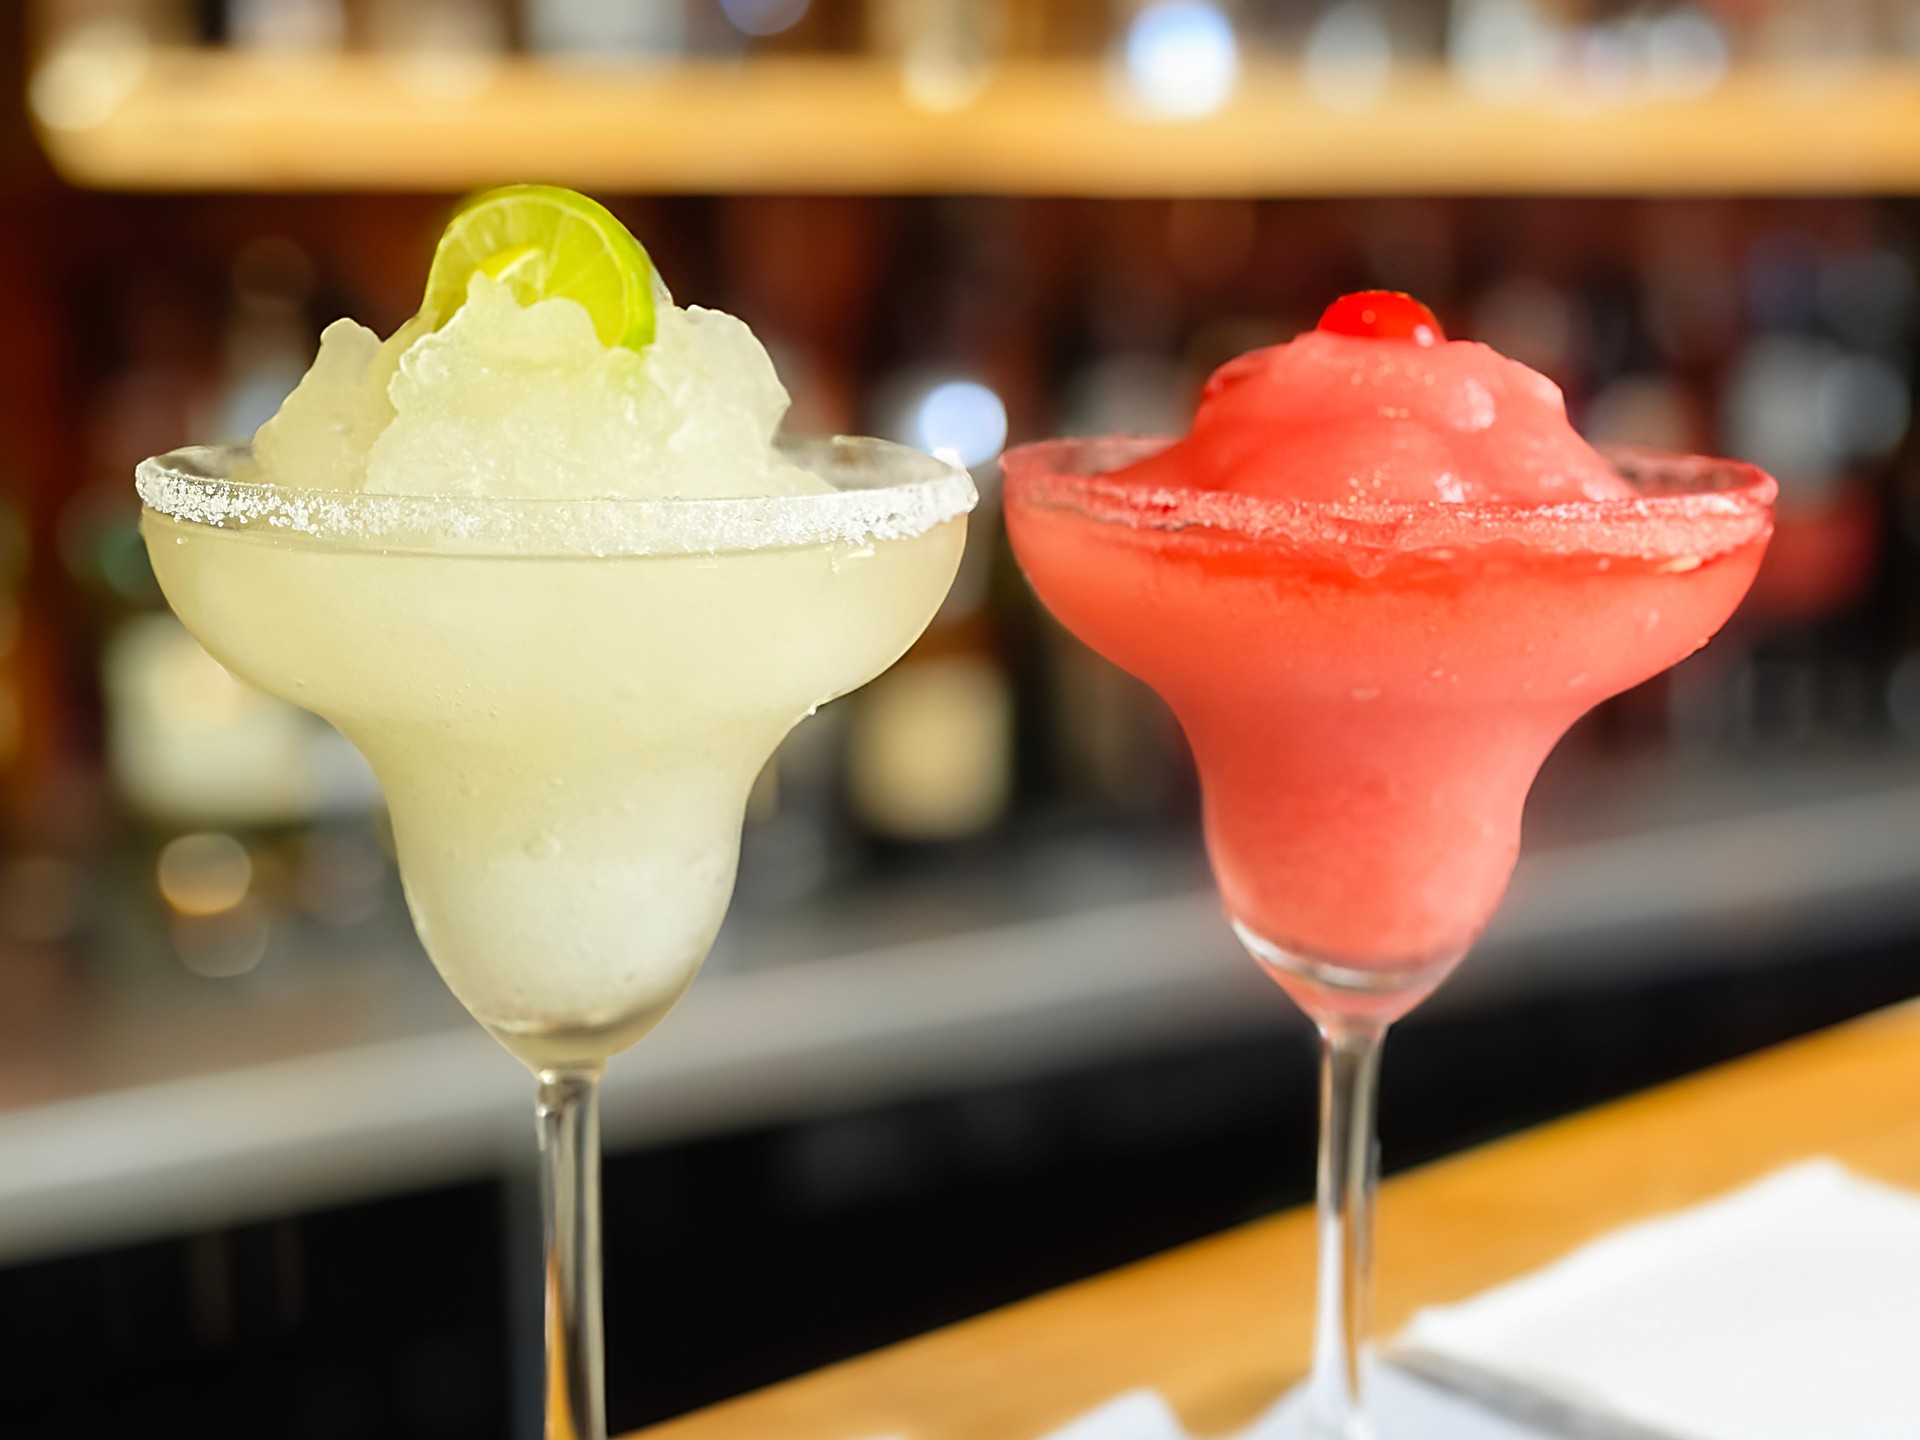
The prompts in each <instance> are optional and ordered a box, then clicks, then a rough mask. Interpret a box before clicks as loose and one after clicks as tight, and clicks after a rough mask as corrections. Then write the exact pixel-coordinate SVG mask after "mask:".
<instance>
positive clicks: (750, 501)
mask: <svg viewBox="0 0 1920 1440" xmlns="http://www.w3.org/2000/svg"><path fill="white" fill-rule="evenodd" d="M776 443H777V445H778V448H779V449H780V450H781V452H782V453H783V454H785V455H786V456H787V458H788V459H790V460H792V461H793V462H794V463H795V464H798V465H800V466H801V467H802V468H803V469H806V470H809V471H811V472H812V473H814V474H815V475H818V476H820V477H821V478H823V479H826V480H828V481H830V482H834V483H835V484H836V488H835V489H833V490H832V491H828V492H824V493H817V494H808V495H757V496H743V497H723V498H686V499H666V500H662V499H629V498H599V499H584V500H581V499H573V500H562V499H548V498H505V497H492V496H464V495H462V496H447V495H387V494H368V493H366V492H363V491H342V490H313V489H300V488H296V487H293V486H286V485H277V484H275V483H273V482H272V481H270V480H264V479H260V478H257V476H255V475H249V474H248V473H247V472H248V471H249V470H251V469H252V468H253V467H252V455H253V448H252V446H251V445H249V444H247V443H245V442H227V443H222V444H216V445H190V446H186V447H184V448H182V449H179V450H172V451H169V452H167V453H166V454H164V455H156V456H154V457H153V458H151V459H149V460H143V461H141V462H140V464H139V466H138V467H136V469H135V471H134V488H135V490H136V491H138V493H139V496H140V500H141V503H142V504H144V505H145V506H146V508H147V509H148V510H150V511H153V512H155V513H157V514H160V515H164V516H166V517H168V518H169V519H172V520H174V521H177V522H180V523H183V524H187V525H192V526H196V527H205V528H209V529H218V530H223V531H241V532H253V533H258V534H265V535H282V536H304V537H307V538H309V539H311V540H315V541H318V542H321V543H324V544H330V545H339V546H344V547H350V548H353V549H377V550H402V551H421V550H425V551H431V552H434V553H449V552H450V553H458V554H501V555H523V556H613V555H636V556H637V555H705V554H717V553H721V552H725V551H743V550H770V549H793V548H798V547H802V546H812V545H836V544H841V545H857V544H861V543H864V542H867V541H873V540H905V539H911V538H912V537H914V536H916V535H922V534H925V533H926V532H927V531H929V530H932V529H934V528H935V527H936V526H938V525H941V524H944V523H945V522H946V521H949V520H953V519H956V518H958V517H959V516H962V515H965V514H966V513H967V512H969V511H970V510H972V509H973V507H974V505H975V504H976V503H977V502H978V500H979V494H978V492H977V491H976V490H975V488H974V484H973V479H972V477H971V476H970V475H969V474H968V473H967V471H966V469H965V468H964V467H963V466H961V465H959V464H956V463H954V462H952V461H950V460H946V459H943V458H940V457H936V456H933V455H928V454H926V453H925V452H924V451H921V450H916V449H914V448H913V447H911V446H908V445H901V444H897V443H895V442H893V441H891V440H879V439H874V438H872V437H869V436H860V435H833V436H821V437H809V438H786V437H782V438H781V439H780V440H779V441H778V442H776ZM876 481H877V482H879V483H874V482H876ZM842 486H844V487H845V488H840V487H842Z"/></svg>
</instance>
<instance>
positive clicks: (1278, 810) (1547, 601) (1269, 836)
mask: <svg viewBox="0 0 1920 1440" xmlns="http://www.w3.org/2000/svg"><path fill="white" fill-rule="evenodd" d="M1422 313H1423V314H1424V310H1422ZM1323 328H1324V322H1323ZM1434 333H1435V334H1436V335H1437V327H1435V332H1434ZM1420 343H1422V344H1432V343H1434V341H1433V338H1432V337H1429V338H1428V339H1426V340H1423V341H1421V342H1420ZM1476 348H1477V347H1476ZM1250 358H1251V357H1250ZM1403 362H1405V363H1411V361H1407V360H1406V357H1404V356H1401V357H1397V358H1396V359H1395V360H1394V361H1393V363H1395V364H1400V363H1403ZM1239 363H1240V362H1235V364H1236V365H1237V364H1239ZM1474 363H1476V364H1478V363H1481V362H1479V361H1475V362H1474ZM1232 369H1233V366H1229V367H1228V371H1223V372H1222V374H1223V375H1228V380H1227V383H1228V384H1232V383H1236V381H1235V380H1234V377H1232V376H1231V375H1229V374H1228V372H1229V371H1231V370H1232ZM1339 378H1340V382H1341V386H1343V387H1344V385H1345V383H1346V377H1345V376H1344V375H1341V376H1340V377H1339ZM1535 378H1536V379H1537V377H1535ZM1356 383H1357V382H1356ZM1541 383H1542V384H1544V383H1545V382H1541ZM1216 384H1218V381H1216ZM1214 393H1215V391H1214V387H1210V389H1209V397H1210V398H1211V396H1212V395H1213V394H1214ZM1553 401H1554V404H1555V405H1556V406H1557V404H1558V392H1557V391H1556V392H1554V394H1553ZM1369 403H1370V402H1369ZM1204 411H1205V402H1204V401H1203V416H1204ZM1394 413H1396V414H1397V415H1400V416H1404V415H1405V413H1406V412H1405V411H1404V410H1400V411H1396V412H1394ZM1371 423H1373V424H1374V425H1375V427H1376V428H1377V427H1378V425H1379V422H1378V421H1374V422H1371ZM1561 423H1562V424H1564V419H1562V421H1561ZM1476 428H1478V427H1476ZM1196 433H1198V427H1196ZM1234 438H1235V439H1236V440H1237V439H1238V437H1234ZM1258 438H1259V437H1258V436H1257V435H1255V436H1253V437H1252V439H1251V441H1250V442H1249V445H1248V446H1247V447H1243V449H1244V452H1245V453H1248V454H1251V455H1254V457H1255V459H1256V461H1257V463H1259V464H1260V465H1262V466H1264V467H1266V468H1267V469H1268V470H1269V471H1284V469H1285V465H1286V452H1285V451H1284V449H1283V450H1280V451H1278V452H1277V453H1276V452H1272V451H1270V450H1269V451H1261V450H1260V449H1259V447H1258V445H1257V444H1256V443H1253V442H1257V440H1258ZM1339 438H1340V440H1341V442H1342V443H1346V442H1347V441H1348V440H1349V439H1350V438H1351V437H1349V436H1346V435H1342V436H1341V437H1339ZM1422 438H1423V437H1415V440H1416V442H1420V441H1422ZM1172 444H1173V442H1170V441H1168V440H1165V439H1160V440H1145V439H1124V438H1109V439H1092V440H1059V441H1049V442H1044V443H1041V444H1037V445H1029V446H1025V447H1021V448H1018V449H1015V450H1013V451H1010V452H1009V453H1008V454H1007V455H1006V457H1005V460H1004V466H1005V472H1006V482H1007V492H1006V503H1007V524H1008V529H1009V534H1010V536H1011V539H1012V542H1013V547H1014V551H1015V553H1016V555H1017V556H1018V558H1019V561H1020V564H1021V567H1022V568H1023V569H1024V571H1025V572H1026V574H1027V577H1028V579H1029V580H1030V582H1031V583H1032V585H1033V587H1034V589H1035V591H1036V592H1037V593H1038V594H1039V596H1040V599H1041V600H1042V601H1043V602H1044V603H1045V604H1046V606H1047V608H1048V609H1049V610H1051V611H1052V612H1053V614H1054V615H1055V616H1057V617H1058V618H1059V619H1060V620H1061V621H1062V623H1064V624H1065V625H1066V627H1067V628H1068V629H1069V630H1071V631H1072V632H1073V633H1074V634H1075V635H1077V636H1078V637H1079V638H1080V639H1081V640H1083V641H1084V642H1086V643H1087V644H1088V645H1089V646H1091V647H1092V648H1093V649H1094V650H1096V651H1098V652H1099V653H1100V654H1102V655H1104V656H1105V657H1106V658H1107V659H1109V660H1111V661H1113V662H1114V663H1116V664H1117V665H1119V666H1120V667H1121V668H1123V669H1125V670H1127V671H1129V672H1130V673H1132V674H1133V675H1135V676H1138V677H1139V678H1140V679H1142V680H1144V681H1146V682H1147V683H1148V684H1150V685H1152V686H1153V687H1154V688H1155V689H1156V690H1157V691H1159V693H1160V694H1161V696H1162V697H1163V698H1164V699H1165V700H1166V701H1167V703H1168V704H1169V705H1170V706H1171V707H1172V709H1173V711H1174V713H1175V714H1176V715H1177V716H1178V718H1179V720H1180V723H1181V726H1182V728H1183V729H1184V730H1185V732H1186V734H1187V738H1188V740H1189V742H1190V744H1191V745H1192V747H1193V752H1194V757H1195V760H1196V762H1197V764H1198V767H1199V771H1200V778H1201V788H1202V796H1203V806H1204V812H1205V831H1206V841H1207V850H1208V857H1209V860H1210V862H1211V864H1212V868H1213V872H1214V876H1215V879H1216V881H1217V883H1218V885H1219V888H1220V893H1221V898H1222V900H1223V902H1224V905H1225V908H1226V911H1227V914H1228V917H1229V919H1230V921H1231V922H1232V925H1233V928H1234V931H1235V933H1236V934H1237V935H1238V936H1239V938H1240V940H1241V942H1242V943H1243V944H1244V945H1245V947H1246V948H1247V950H1248V951H1249V952H1250V953H1251V954H1252V955H1253V957H1254V958H1255V959H1256V960H1257V961H1258V962H1259V963H1260V964H1261V965H1262V967H1263V968H1265V969H1266V971H1267V972H1268V973H1269V974H1270V975H1271V976H1272V977H1273V978H1274V979H1275V980H1276V981H1278V982H1279V984H1280V985H1281V986H1282V987H1284V988H1285V990H1286V991H1287V993H1288V994H1289V995H1290V996H1291V997H1292V998H1293V999H1294V1000H1295V1001H1296V1002H1297V1003H1298V1004H1299V1005H1300V1007H1301V1008H1302V1009H1303V1010H1304V1011H1305V1012H1306V1013H1307V1014H1308V1016H1309V1017H1311V1018H1312V1020H1313V1021H1314V1022H1315V1024H1316V1025H1317V1027H1318V1028H1319V1031H1320V1035H1321V1039H1322V1072H1321V1075H1322V1088H1321V1133H1320V1156H1319V1182H1318V1208H1319V1215H1320V1220H1319V1225H1320V1231H1319V1298H1318V1306H1317V1312H1316V1339H1315V1347H1314V1358H1313V1370H1312V1374H1311V1377H1310V1379H1309V1382H1308V1396H1307V1416H1308V1418H1307V1427H1308V1433H1309V1435H1311V1436H1312V1437H1313V1440H1366V1437H1368V1436H1370V1435H1371V1433H1372V1432H1371V1430H1370V1429H1369V1428H1368V1424H1367V1420H1366V1412H1365V1395H1364V1389H1365V1364H1366V1357H1365V1337H1366V1320H1367V1310H1366V1306H1367V1289H1368V1265H1369V1255H1370V1250H1371V1233H1370V1232H1371V1223H1372V1206H1373V1187H1374V1182H1375V1174H1374V1171H1375V1163H1374V1153H1373V1151H1374V1139H1373V1137H1374V1100H1375V1085H1376V1079H1377V1075H1378V1067H1379V1055H1380V1047H1381V1043H1382V1041H1383V1039H1384V1037H1385V1033H1386V1029H1387V1027H1388V1025H1389V1024H1390V1023H1391V1022H1392V1021H1393V1020H1395V1019H1397V1018H1398V1017H1399V1016H1401V1015H1403V1014H1405V1013H1406V1012H1407V1011H1408V1010H1410V1009H1411V1008H1413V1006H1415V1005H1416V1004H1418V1003H1419V1002H1420V1001H1421V1000H1422V999H1423V998H1425V996H1426V995H1428V994H1429V993H1431V991H1432V990H1433V988H1434V987H1435V986H1436V985H1438V984H1439V983H1440V982H1441V981H1442V980H1443V979H1444V978H1445V977H1446V975H1447V974H1448V973H1449V972H1450V971H1451V970H1452V968H1453V967H1454V966H1455V965H1456V964H1457V963H1458V962H1459V960H1460V959H1461V957H1462V956H1463V955H1464V954H1465V953H1466V951H1467V949H1468V947H1469V946H1470V945H1471V944H1472V942H1473V940H1474V938H1475V937H1476V936H1477V935H1478V933H1479V931H1480V930H1481V928H1482V927H1483V926H1484V925H1485V924H1486V922H1487V920H1488V919H1489V918H1490V917H1491V915H1492V913H1493V911H1494V909H1495V907H1496V906H1497V905H1498V904H1499V901H1500V898H1501V896H1502V895H1503V893H1504V892H1505V889H1506V885H1507V880H1508V877H1509V876H1510V874H1511V872H1512V868H1513V863H1514V859H1515V856H1516V854H1517V852H1518V848H1519V838H1520V818H1521V810H1522V807H1523V805H1524V803H1525V800H1526V796H1527V791H1528V788H1529V787H1530V786H1531V784H1532V782H1533V778H1534V775H1535V773H1536V772H1537V771H1538V769H1539V767H1540V764H1541V762H1542V761H1543V760H1544V759H1545V757H1546V755H1547V752H1548V751H1549V750H1551V749H1552V747H1553V745H1554V744H1555V743H1556V742H1557V741H1558V739H1559V738H1560V736H1561V735H1562V734H1563V733H1565V731H1566V730H1567V728H1568V727H1569V726H1571V725H1572V724H1573V722H1574V721H1575V720H1577V719H1578V718H1579V717H1580V716H1581V715H1582V714H1583V713H1585V712H1586V711H1587V710H1588V709H1590V708H1591V707H1592V706H1593V705H1595V704H1597V703H1598V702H1599V701H1601V700H1603V699H1605V698H1607V697H1608V696H1610V695H1614V694H1617V693H1618V692H1620V691H1622V690H1625V689H1627V688H1628V687H1629V686H1632V685H1635V684H1637V683H1639V682H1640V681H1642V680H1645V679H1647V678H1649V677H1650V676H1652V675H1654V674H1656V673H1658V672H1659V671H1661V670H1664V669H1666V668H1667V667H1668V666H1670V665H1672V664H1674V663H1675V662H1676V661H1678V660H1680V659H1681V658H1683V657H1684V656H1686V655H1687V654H1688V653H1690V652H1691V651H1693V650H1695V649H1697V648H1698V647H1699V646H1700V645H1702V644H1704V643H1705V642H1706V640H1707V637H1709V636H1710V635H1711V634H1712V633H1713V632H1714V631H1715V630H1716V629H1718V628H1719V626H1720V625H1721V624H1722V623H1724V621H1725V620H1726V618H1727V617H1728V615H1729V614H1731V613H1732V610H1733V608H1734V606H1735V605H1736V604H1737V603H1738V602H1739V600H1740V598H1741V596H1742V595H1743V594H1744V593H1745V592H1746V589H1747V586H1748V585H1749V584H1750V583H1751V581H1752V579H1753V575H1754V572H1755V570H1756V569H1757V567H1758V565H1759V561H1760V556H1761V553H1762V551H1763V549H1764V547H1765V544H1766V540H1767V536H1768V534H1769V533H1770V528H1771V522H1770V516H1771V505H1772V499H1773V493H1774V485H1773V482H1772V481H1771V480H1770V479H1769V478H1768V477H1767V476H1765V475H1763V474H1762V473H1761V472H1759V471H1758V470H1755V469H1753V468H1752V467H1751V466H1746V465H1741V464H1737V463H1733V462H1728V461H1720V460H1704V459H1683V458H1675V457H1663V456H1655V455H1635V454H1619V455H1613V456H1609V457H1608V460H1609V461H1610V462H1611V465H1612V471H1613V473H1612V474H1609V475H1606V476H1605V477H1604V483H1605V485H1606V486H1609V487H1611V486H1614V485H1615V480H1614V476H1616V475H1617V477H1618V479H1619V480H1620V481H1622V482H1624V485H1623V486H1621V487H1619V488H1620V489H1621V492H1622V493H1621V494H1620V496H1619V498H1605V499H1582V498H1573V499H1567V500H1562V501H1559V502H1558V503H1552V504H1525V503H1515V502H1513V501H1509V500H1477V501H1473V500H1470V501H1465V502H1461V501H1453V500H1447V499H1392V498H1388V499H1380V498H1370V497H1368V496H1367V495H1364V494H1353V495H1351V496H1348V495H1336V496H1335V497H1334V498H1317V497H1316V498H1302V497H1299V496H1290V495H1287V494H1284V493H1273V488H1274V487H1271V486H1270V487H1269V492H1268V493H1255V494H1250V493H1243V492H1236V491H1232V490H1226V489H1220V488H1209V487H1208V486H1207V485H1206V483H1205V478H1206V477H1204V476H1201V475H1198V474H1195V475H1194V476H1193V477H1192V483H1191V484H1188V483H1183V481H1184V478H1185V477H1184V476H1183V474H1182V473H1181V472H1180V465H1181V464H1182V463H1184V462H1183V461H1182V460H1180V459H1179V458H1178V457H1180V455H1181V452H1180V451H1178V450H1174V449H1171V448H1170V447H1171V446H1172ZM1163 456H1164V457H1165V458H1164V459H1161V458H1159V457H1163ZM1167 461H1172V462H1174V463H1172V464H1169V463H1166V462H1167ZM1126 472H1131V473H1126ZM1336 473H1337V472H1336ZM1443 478H1446V479H1449V480H1451V479H1452V477H1443ZM1468 478H1469V479H1471V478H1472V477H1471V476H1469V477H1468ZM1353 488H1354V489H1355V490H1359V489H1361V488H1362V487H1360V486H1357V485H1356V486H1355V487H1353Z"/></svg>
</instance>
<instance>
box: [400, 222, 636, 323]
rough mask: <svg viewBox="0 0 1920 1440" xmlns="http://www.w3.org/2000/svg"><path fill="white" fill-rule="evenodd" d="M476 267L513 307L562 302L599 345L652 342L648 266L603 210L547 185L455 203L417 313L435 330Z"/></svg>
mask: <svg viewBox="0 0 1920 1440" xmlns="http://www.w3.org/2000/svg"><path fill="white" fill-rule="evenodd" d="M476 270H479V271H482V272H484V273H485V274H487V275H490V276H492V277H493V278H494V279H495V280H498V281H500V282H501V283H502V284H503V285H505V286H507V288H508V289H510V290H511V291H512V292H513V298H514V299H516V300H518V301H519V302H520V303H521V304H522V305H531V304H532V303H533V302H534V301H536V300H551V299H553V298H555V297H556V296H558V297H564V298H566V299H568V300H577V301H579V303H580V304H581V305H583V306H585V307H586V311H587V314H588V315H590V316H592V317H593V328H594V330H595V331H596V332H597V333H598V334H599V336H600V339H601V340H602V341H603V342H604V343H606V344H608V345H625V346H627V347H629V348H630V349H634V350H638V349H640V348H641V347H642V346H643V345H645V344H646V343H647V342H648V341H650V340H652V339H653V262H652V261H651V260H649V259H648V258H647V252H646V251H645V250H643V249H641V248H640V242H639V241H638V240H636V239H634V238H633V236H632V234H630V233H629V232H628V230H627V227H626V226H624V225H622V224H621V223H620V222H619V221H618V220H616V219H615V218H614V217H613V214H612V213H611V212H610V211H609V210H608V209H607V207H606V206H604V205H602V204H600V203H599V202H598V201H596V200H589V199H588V198H587V197H586V196H584V195H581V194H578V193H576V192H575V191H572V190H562V189H560V188H559V187H558V186H554V185H509V186H507V187H505V188H504V189H501V190H488V191H485V192H483V193H482V194H479V195H476V196H474V197H473V198H472V199H471V200H469V201H467V202H466V204H464V205H462V206H461V207H460V209H459V211H458V212H457V213H456V214H455V215H454V217H453V219H452V220H450V221H448V222H447V228H446V233H444V234H443V235H441V237H440V245H439V248H437V249H436V250H435V251H434V252H433V268H432V269H430V270H429V271H428V272H427V296H426V300H425V301H424V302H423V304H422V307H421V308H422V309H423V310H424V311H425V312H426V313H428V314H429V315H431V316H432V317H433V320H432V323H433V324H434V325H436V326H439V325H444V324H446V322H447V321H448V320H449V319H450V318H452V315H453V312H454V311H456V310H458V309H459V308H460V307H461V306H462V305H463V304H465V303H466V299H467V282H468V281H469V280H470V279H472V278H473V272H474V271H476Z"/></svg>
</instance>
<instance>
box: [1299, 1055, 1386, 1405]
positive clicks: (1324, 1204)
mask: <svg viewBox="0 0 1920 1440" xmlns="http://www.w3.org/2000/svg"><path fill="white" fill-rule="evenodd" d="M1386 1036H1387V1027H1386V1025H1385V1023H1384V1022H1381V1021H1377V1020H1360V1019H1332V1020H1327V1021H1323V1022H1321V1024H1320V1179H1319V1187H1318V1208H1319V1240H1320V1275H1319V1291H1318V1298H1317V1302H1316V1305H1315V1311H1314V1339H1313V1376H1312V1378H1311V1379H1310V1380H1309V1381H1308V1383H1307V1425H1306V1437H1307V1440H1373V1429H1372V1427H1371V1426H1370V1425H1369V1423H1368V1421H1367V1405H1366V1390H1367V1383H1366V1382H1367V1376H1366V1367H1367V1363H1368V1357H1367V1353H1366V1351H1367V1328H1368V1319H1369V1316H1368V1305H1369V1301H1370V1299H1371V1294H1370V1292H1371V1286H1372V1279H1373V1202H1374V1185H1375V1180H1376V1176H1377V1168H1376V1166H1375V1163H1374V1149H1375V1146H1374V1123H1375V1118H1374V1117H1375V1102H1376V1099H1377V1096H1378V1093H1379V1080H1380V1049H1381V1044H1382V1042H1383V1041H1384V1040H1385V1039H1386Z"/></svg>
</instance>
